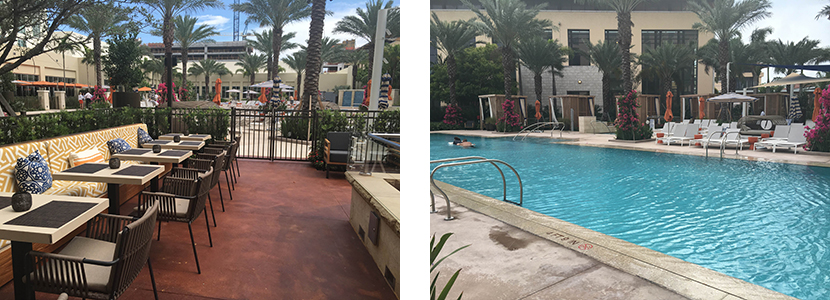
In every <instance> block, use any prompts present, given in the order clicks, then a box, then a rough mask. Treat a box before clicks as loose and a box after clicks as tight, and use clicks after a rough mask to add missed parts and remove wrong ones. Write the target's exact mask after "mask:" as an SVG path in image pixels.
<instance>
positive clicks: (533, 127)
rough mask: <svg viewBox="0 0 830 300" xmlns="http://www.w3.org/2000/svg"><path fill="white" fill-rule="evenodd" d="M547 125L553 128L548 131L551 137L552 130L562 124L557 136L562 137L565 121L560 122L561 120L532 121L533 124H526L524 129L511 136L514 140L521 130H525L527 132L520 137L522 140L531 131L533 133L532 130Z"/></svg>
mask: <svg viewBox="0 0 830 300" xmlns="http://www.w3.org/2000/svg"><path fill="white" fill-rule="evenodd" d="M547 125H553V129H551V131H550V137H553V131H554V130H556V127H557V126H559V125H562V128H559V137H562V131H563V130H565V123H562V122H542V123H534V124H530V125H528V126H527V127H525V128H524V129H522V130H521V131H519V133H517V134H516V135H515V136H513V140H514V141H515V140H516V138H517V137H518V136H519V135H521V134H522V132H525V131H527V133H525V136H523V137H522V141H524V140H525V138H526V137H527V136H528V135H530V134H531V133H533V131H534V130H536V129H539V127H542V126H547Z"/></svg>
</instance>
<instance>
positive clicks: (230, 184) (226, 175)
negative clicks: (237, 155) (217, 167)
mask: <svg viewBox="0 0 830 300" xmlns="http://www.w3.org/2000/svg"><path fill="white" fill-rule="evenodd" d="M225 186H227V187H228V188H229V190H228V195H229V196H230V197H231V200H233V193H231V190H230V189H232V186H233V183H231V182H230V180H228V171H225Z"/></svg>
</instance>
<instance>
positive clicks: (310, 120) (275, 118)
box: [231, 108, 319, 161]
mask: <svg viewBox="0 0 830 300" xmlns="http://www.w3.org/2000/svg"><path fill="white" fill-rule="evenodd" d="M318 126H319V124H318V121H317V112H316V111H314V110H276V109H267V110H263V109H238V108H232V109H231V136H239V137H240V143H239V150H238V152H237V156H238V157H242V158H254V159H267V160H294V161H302V160H306V159H308V154H309V152H311V151H312V150H313V149H316V146H317V141H318V138H317V137H316V134H317V132H319V130H318Z"/></svg>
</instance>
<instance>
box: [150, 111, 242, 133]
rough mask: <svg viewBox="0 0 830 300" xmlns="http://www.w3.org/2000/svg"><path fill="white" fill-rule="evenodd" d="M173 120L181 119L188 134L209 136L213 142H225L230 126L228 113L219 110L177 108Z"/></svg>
mask: <svg viewBox="0 0 830 300" xmlns="http://www.w3.org/2000/svg"><path fill="white" fill-rule="evenodd" d="M173 118H176V119H181V120H182V122H183V123H184V124H185V126H187V130H186V131H187V132H188V133H201V134H210V136H211V138H212V139H214V140H227V137H228V135H229V134H228V130H229V129H230V126H231V117H230V111H229V110H226V109H221V108H189V109H181V108H177V109H176V110H175V113H174V115H173ZM148 126H149V125H148ZM151 135H152V133H151Z"/></svg>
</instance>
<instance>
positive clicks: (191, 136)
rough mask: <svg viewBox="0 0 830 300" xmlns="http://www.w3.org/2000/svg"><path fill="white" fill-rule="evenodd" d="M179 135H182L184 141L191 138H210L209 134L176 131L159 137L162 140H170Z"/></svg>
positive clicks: (198, 139)
mask: <svg viewBox="0 0 830 300" xmlns="http://www.w3.org/2000/svg"><path fill="white" fill-rule="evenodd" d="M177 135H178V136H180V137H182V140H183V141H187V140H190V141H207V140H209V139H210V135H209V134H198V133H191V134H189V135H185V134H184V133H175V132H171V133H168V134H163V135H160V136H159V139H160V140H170V141H172V140H173V137H174V136H177Z"/></svg>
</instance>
